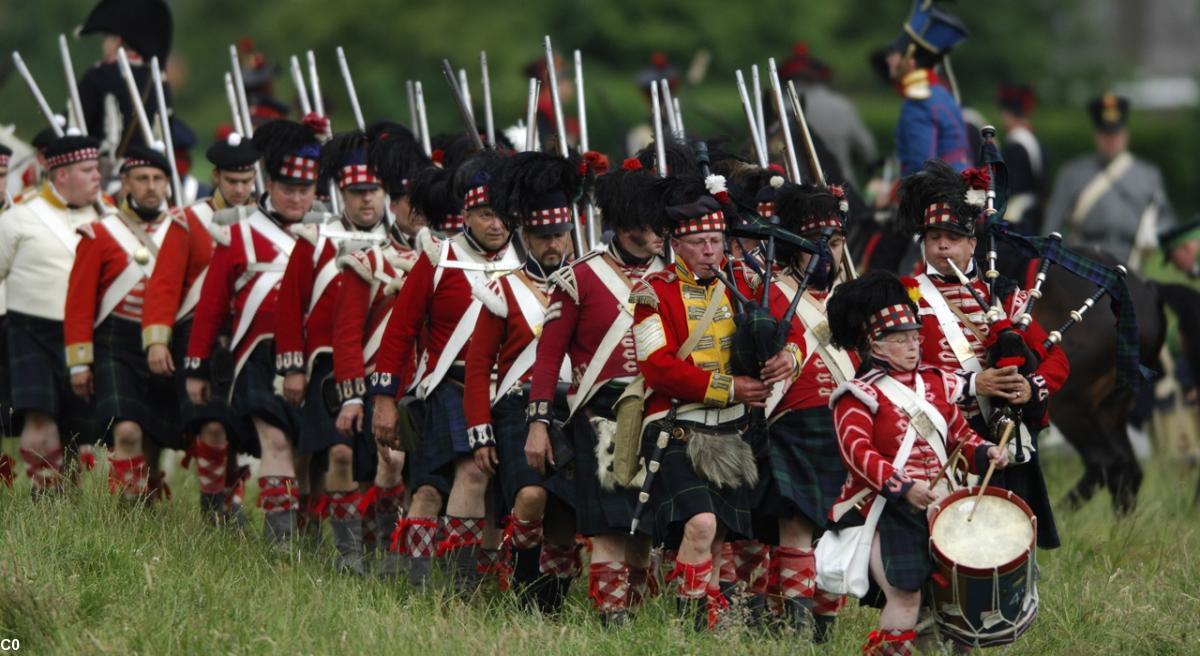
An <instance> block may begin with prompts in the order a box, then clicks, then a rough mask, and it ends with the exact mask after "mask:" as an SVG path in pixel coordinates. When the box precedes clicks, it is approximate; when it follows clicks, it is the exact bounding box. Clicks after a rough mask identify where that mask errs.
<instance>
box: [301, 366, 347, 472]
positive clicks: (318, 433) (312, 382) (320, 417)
mask: <svg viewBox="0 0 1200 656" xmlns="http://www.w3.org/2000/svg"><path fill="white" fill-rule="evenodd" d="M332 375H333V353H318V354H317V355H315V356H314V357H313V365H312V375H310V376H309V377H308V385H307V386H306V387H305V388H304V406H303V407H301V408H300V418H301V421H302V423H301V424H300V435H299V440H298V442H297V450H298V451H299V452H300V453H304V454H311V453H320V452H322V451H328V450H329V448H330V447H332V446H334V445H335V444H344V445H346V446H351V447H352V446H353V445H354V440H352V439H349V438H345V437H342V436H341V434H340V433H338V432H337V416H336V415H331V414H329V408H327V407H325V397H324V394H322V388H323V383H324V382H325V379H326V378H328V377H330V376H332Z"/></svg>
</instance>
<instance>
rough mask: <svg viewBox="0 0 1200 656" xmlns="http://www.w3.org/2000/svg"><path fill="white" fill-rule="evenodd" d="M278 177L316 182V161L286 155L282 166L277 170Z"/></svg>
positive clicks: (309, 158)
mask: <svg viewBox="0 0 1200 656" xmlns="http://www.w3.org/2000/svg"><path fill="white" fill-rule="evenodd" d="M279 177H282V178H293V179H296V180H306V181H308V182H316V181H317V160H315V159H312V158H311V157H301V156H299V155H288V156H287V157H285V158H284V160H283V166H281V167H280V168H279Z"/></svg>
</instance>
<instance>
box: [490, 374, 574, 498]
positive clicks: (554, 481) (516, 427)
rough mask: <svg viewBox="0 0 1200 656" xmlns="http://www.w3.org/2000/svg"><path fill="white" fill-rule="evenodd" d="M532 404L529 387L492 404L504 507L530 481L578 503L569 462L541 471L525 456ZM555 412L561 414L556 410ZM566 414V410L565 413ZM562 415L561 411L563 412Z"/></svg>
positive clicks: (572, 469) (498, 481)
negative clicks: (527, 411) (528, 411)
mask: <svg viewBox="0 0 1200 656" xmlns="http://www.w3.org/2000/svg"><path fill="white" fill-rule="evenodd" d="M527 405H529V388H528V385H526V386H525V387H524V388H521V389H520V390H519V392H513V393H511V394H506V395H505V396H504V398H502V399H500V400H499V401H496V404H495V405H493V406H492V429H493V430H494V431H495V435H496V456H497V458H499V460H500V466H499V467H498V468H497V470H496V478H495V481H496V486H497V487H498V488H499V490H498V491H499V494H500V497H501V499H502V500H503V502H504V506H503V507H504V509H505V510H506V511H507V510H509V509H511V508H512V507H513V506H514V505H515V504H516V500H517V492H518V491H519V490H520V489H521V488H523V487H527V486H530V485H536V486H538V487H541V488H544V489H545V490H546V492H548V493H549V494H550V495H551V496H553V497H555V498H556V499H558V500H559V501H561V502H562V503H564V504H566V505H567V506H570V507H571V508H574V507H575V485H574V483H575V468H574V463H568V464H567V466H566V467H564V468H563V469H561V470H558V469H556V470H550V471H548V473H547V474H545V475H542V474H539V473H537V471H536V470H535V469H534V468H533V467H530V466H529V463H528V462H526V460H525V437H526V436H527V435H528V434H529V424H528V423H527V422H526V420H525V407H526V406H527ZM564 410H565V409H564ZM555 414H559V413H558V412H556V413H555ZM562 415H565V411H564V412H563V413H562ZM560 416H561V415H560Z"/></svg>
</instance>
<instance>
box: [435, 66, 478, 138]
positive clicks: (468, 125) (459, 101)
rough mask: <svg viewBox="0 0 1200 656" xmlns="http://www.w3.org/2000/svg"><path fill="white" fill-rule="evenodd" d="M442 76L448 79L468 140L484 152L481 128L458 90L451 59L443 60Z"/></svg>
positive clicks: (452, 97)
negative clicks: (480, 133)
mask: <svg viewBox="0 0 1200 656" xmlns="http://www.w3.org/2000/svg"><path fill="white" fill-rule="evenodd" d="M442 75H444V76H445V77H446V84H447V85H449V87H450V97H451V99H452V100H454V106H455V107H457V108H458V115H459V117H460V118H462V122H463V128H464V129H465V130H466V131H467V138H469V139H470V140H471V145H473V146H474V147H475V149H476V150H483V148H484V146H483V140H482V139H480V138H479V128H478V127H476V125H475V119H474V117H472V116H471V109H470V108H469V107H467V104H466V100H465V99H464V98H463V95H462V91H461V90H460V89H459V88H458V79H457V78H456V76H455V74H454V67H453V66H451V65H450V60H449V59H443V60H442Z"/></svg>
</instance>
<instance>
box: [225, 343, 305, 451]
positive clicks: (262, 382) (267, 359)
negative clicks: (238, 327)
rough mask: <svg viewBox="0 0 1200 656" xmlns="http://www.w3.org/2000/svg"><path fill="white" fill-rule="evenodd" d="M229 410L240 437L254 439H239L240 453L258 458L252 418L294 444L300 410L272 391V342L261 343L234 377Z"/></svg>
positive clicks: (273, 377) (273, 381)
mask: <svg viewBox="0 0 1200 656" xmlns="http://www.w3.org/2000/svg"><path fill="white" fill-rule="evenodd" d="M229 409H230V411H231V412H232V413H233V417H234V418H235V420H236V421H237V422H238V423H239V425H240V427H241V428H240V431H242V433H241V434H244V435H246V436H251V435H253V436H255V438H254V439H245V440H242V441H241V443H240V444H239V445H238V451H239V452H241V453H245V454H248V455H252V456H255V457H257V456H259V455H260V453H259V444H258V439H257V435H258V431H256V430H255V428H254V417H258V418H259V419H262V420H263V421H265V422H267V423H268V424H270V425H272V426H274V427H276V428H278V429H279V430H281V431H283V434H284V435H286V436H287V438H288V440H289V441H290V442H291V443H292V444H295V443H296V436H297V435H299V434H300V425H301V419H300V408H297V407H296V406H294V405H292V404H290V403H288V402H287V401H285V400H284V398H283V396H281V395H280V394H279V393H277V392H276V391H275V341H274V340H272V339H264V340H262V341H261V342H259V343H258V344H256V345H255V346H254V349H253V350H252V351H250V355H249V356H247V357H246V363H245V364H243V365H242V368H241V370H240V371H238V373H237V376H235V377H234V381H233V398H232V400H231V402H230V405H229Z"/></svg>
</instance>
